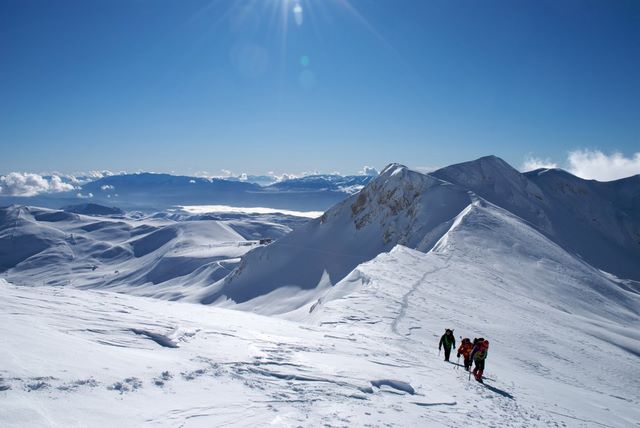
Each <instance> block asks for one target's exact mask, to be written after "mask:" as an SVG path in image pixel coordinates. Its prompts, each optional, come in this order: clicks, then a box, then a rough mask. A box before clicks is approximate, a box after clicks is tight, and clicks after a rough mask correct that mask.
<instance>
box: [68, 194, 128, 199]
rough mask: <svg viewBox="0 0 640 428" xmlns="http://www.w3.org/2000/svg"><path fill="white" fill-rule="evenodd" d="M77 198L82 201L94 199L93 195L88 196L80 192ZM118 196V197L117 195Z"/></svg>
mask: <svg viewBox="0 0 640 428" xmlns="http://www.w3.org/2000/svg"><path fill="white" fill-rule="evenodd" d="M76 196H77V197H78V198H80V199H91V198H93V193H91V192H89V193H88V194H86V195H83V194H82V193H80V192H78V194H77V195H76ZM116 196H118V195H116Z"/></svg>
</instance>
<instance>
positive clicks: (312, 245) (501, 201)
mask: <svg viewBox="0 0 640 428" xmlns="http://www.w3.org/2000/svg"><path fill="white" fill-rule="evenodd" d="M541 175H545V174H541ZM541 175H540V174H538V175H535V177H538V178H536V180H532V179H530V178H529V176H528V175H526V174H521V173H519V172H517V171H516V170H515V169H513V168H511V167H510V166H509V165H508V164H506V163H505V162H504V161H502V160H501V159H499V158H496V157H493V156H490V157H486V158H481V159H478V160H476V161H473V162H469V163H465V164H460V165H454V166H451V167H448V168H444V169H442V170H439V171H436V172H435V173H433V174H421V173H419V172H415V171H412V170H410V169H408V168H406V167H403V166H401V165H397V164H393V165H390V166H389V167H387V168H386V169H385V170H384V171H382V173H381V174H380V175H379V176H378V177H376V178H375V179H374V180H373V181H371V182H370V183H369V184H368V185H367V186H366V187H365V188H364V189H363V190H362V191H361V192H359V193H358V194H357V195H354V196H352V197H350V198H348V199H346V200H345V201H343V202H342V203H340V204H338V205H336V206H335V207H333V208H332V209H330V210H329V211H327V212H326V213H325V215H324V216H322V217H321V218H320V219H317V220H314V221H311V222H309V223H308V224H307V225H306V226H304V227H301V228H299V229H297V230H295V231H294V232H293V233H291V234H289V235H287V236H286V237H283V238H282V239H280V240H278V241H277V242H276V243H274V244H273V245H270V246H269V247H265V248H259V249H256V250H255V251H251V252H250V253H248V254H247V255H246V257H244V258H243V260H242V262H241V264H240V266H239V267H238V269H236V270H235V271H234V272H233V273H232V274H231V275H229V276H227V277H225V278H224V279H223V280H220V281H219V282H218V283H216V284H214V285H212V286H211V287H209V288H208V289H207V290H206V291H205V292H203V293H202V294H201V295H200V301H201V302H203V303H213V302H217V303H222V302H223V301H224V300H225V299H229V300H231V301H233V302H235V303H240V304H242V306H241V307H243V308H250V309H252V310H257V311H260V312H262V313H278V312H287V311H289V310H292V309H295V308H296V307H297V306H300V305H301V304H302V303H304V302H308V301H309V300H310V299H314V298H316V297H317V296H319V295H321V294H322V293H323V292H324V290H325V289H326V288H327V287H331V286H332V285H335V284H336V283H337V282H338V281H340V280H341V279H342V278H344V277H345V276H346V275H347V274H348V273H349V272H350V271H351V270H352V269H354V268H355V267H356V266H357V265H359V264H360V263H362V262H364V261H367V260H370V259H372V258H373V257H375V256H376V255H378V254H380V253H381V252H385V251H389V250H390V249H391V248H393V247H394V246H395V245H397V244H400V245H404V246H407V247H409V248H413V249H417V250H420V251H428V250H430V249H431V248H433V245H434V244H435V243H436V242H437V241H438V239H440V238H441V237H442V236H443V234H444V233H445V232H446V231H447V230H448V228H449V227H450V225H451V224H452V222H453V220H454V218H455V217H456V216H457V215H458V214H460V213H461V212H463V211H464V210H465V209H467V208H468V207H469V206H470V204H472V203H473V202H474V201H486V202H489V203H493V204H495V205H496V206H499V207H502V208H503V209H505V210H507V211H508V212H511V213H512V214H514V215H515V216H516V218H517V221H519V222H520V223H521V225H520V227H523V228H527V227H529V226H531V227H533V228H534V229H535V230H537V231H538V232H540V233H542V234H543V235H545V236H547V237H548V238H550V239H551V240H553V241H554V242H555V243H557V244H558V245H560V246H561V247H562V248H564V250H566V251H567V257H568V258H571V259H582V260H585V261H586V262H588V263H590V264H591V265H593V266H594V267H596V268H599V269H603V270H605V268H610V269H609V270H608V272H609V273H611V274H615V275H617V276H619V277H621V278H630V279H634V280H637V279H638V276H637V275H640V262H639V261H640V208H639V206H640V205H639V204H640V202H639V201H640V185H638V186H635V187H634V186H629V185H628V183H627V182H636V181H637V178H638V177H631V178H630V179H628V180H626V181H625V180H622V181H620V182H613V183H597V182H592V183H590V184H589V183H588V184H584V183H582V184H581V185H583V186H585V187H584V188H583V187H580V186H578V184H580V183H581V182H583V181H584V180H580V179H578V178H576V177H573V176H570V175H569V174H567V173H558V174H556V175H559V176H560V178H558V179H554V178H553V175H554V174H553V173H548V176H547V178H546V179H545V180H541V179H539V177H540V176H541ZM566 175H569V176H570V177H572V178H573V179H574V181H575V182H576V183H578V184H576V186H577V187H575V186H574V187H570V186H568V185H566V184H565V181H566V178H564V177H565V176H566ZM536 183H539V184H540V185H538V184H536ZM589 186H591V187H593V188H594V189H597V190H598V191H595V190H590V189H591V187H589ZM558 189H564V190H562V191H559V190H558ZM567 189H569V190H567ZM571 189H573V190H571ZM570 190H571V191H570ZM587 219H588V220H587ZM487 238H488V239H500V235H499V234H495V236H493V235H491V236H488V237H487ZM598 275H601V276H605V274H604V273H598ZM272 293H273V295H271V294H272ZM285 300H288V301H287V302H286V303H285ZM247 302H250V303H247ZM296 305H297V306H296Z"/></svg>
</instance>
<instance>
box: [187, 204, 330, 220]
mask: <svg viewBox="0 0 640 428" xmlns="http://www.w3.org/2000/svg"><path fill="white" fill-rule="evenodd" d="M180 209H181V210H183V211H185V212H188V213H190V214H207V213H243V214H283V215H290V216H294V217H307V218H317V217H320V216H321V215H322V211H293V210H283V209H278V208H265V207H232V206H228V205H184V206H181V207H180Z"/></svg>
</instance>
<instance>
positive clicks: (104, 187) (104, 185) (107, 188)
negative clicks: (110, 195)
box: [100, 184, 115, 192]
mask: <svg viewBox="0 0 640 428" xmlns="http://www.w3.org/2000/svg"><path fill="white" fill-rule="evenodd" d="M100 189H102V190H104V191H105V192H106V191H107V190H114V189H115V186H112V185H111V184H103V185H102V186H100Z"/></svg>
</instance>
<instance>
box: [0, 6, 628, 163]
mask: <svg viewBox="0 0 640 428" xmlns="http://www.w3.org/2000/svg"><path fill="white" fill-rule="evenodd" d="M639 148H640V2H638V1H635V0H630V1H622V0H620V1H605V0H599V1H588V0H583V1H574V0H563V1H557V0H549V1H545V0H536V1H524V0H507V1H477V0H468V1H466V0H459V1H456V0H439V1H430V0H415V1H409V0H405V1H403V0H350V1H349V2H347V1H346V0H300V1H299V2H296V1H294V0H288V1H287V0H253V1H252V0H246V1H240V0H206V1H205V0H190V1H183V0H130V1H125V0H91V1H87V0H77V1H75V0H74V1H71V0H58V1H46V0H41V1H36V0H2V1H1V2H0V152H1V153H2V156H0V173H8V172H10V171H61V172H76V171H88V170H95V169H110V170H127V171H137V170H150V171H165V172H169V171H174V172H176V173H194V172H196V171H211V172H219V171H220V170H221V169H228V170H232V171H234V172H238V173H239V172H247V173H264V172H266V171H276V172H302V171H314V170H317V171H327V172H328V171H340V172H342V173H353V172H356V171H358V170H359V169H361V167H362V166H363V165H372V166H375V167H377V168H382V167H383V166H384V165H386V164H387V163H389V162H401V163H404V164H407V165H409V166H413V167H420V166H438V165H440V166H443V165H447V164H451V163H455V162H461V161H465V160H470V159H473V158H476V157H479V156H482V155H486V154H495V155H498V156H501V157H502V158H504V159H505V160H507V161H508V162H510V163H511V164H513V165H514V166H519V165H521V164H522V163H523V162H524V160H525V159H528V158H531V157H533V158H540V159H543V160H548V161H550V162H556V163H560V164H562V163H563V162H564V161H565V159H567V156H568V153H569V152H573V151H575V150H583V149H588V150H600V151H602V152H604V153H605V154H609V153H613V152H620V153H621V154H622V156H629V157H632V156H633V155H634V153H635V152H638V151H640V150H639Z"/></svg>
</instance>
